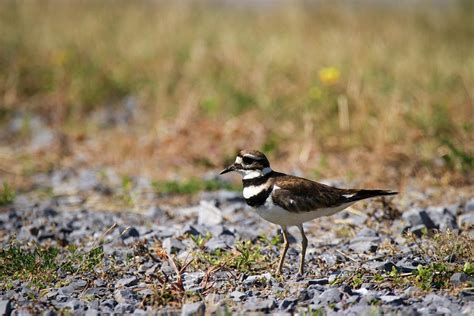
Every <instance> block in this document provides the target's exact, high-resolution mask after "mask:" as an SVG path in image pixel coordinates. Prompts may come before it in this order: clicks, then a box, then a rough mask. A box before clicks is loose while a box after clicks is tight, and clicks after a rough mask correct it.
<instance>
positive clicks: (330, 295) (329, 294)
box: [318, 288, 342, 304]
mask: <svg viewBox="0 0 474 316" xmlns="http://www.w3.org/2000/svg"><path fill="white" fill-rule="evenodd" d="M341 299H342V292H341V291H340V290H339V289H337V288H330V289H327V290H326V291H324V292H323V293H322V294H321V295H319V297H318V301H319V302H320V303H324V304H332V303H338V302H340V301H341Z"/></svg>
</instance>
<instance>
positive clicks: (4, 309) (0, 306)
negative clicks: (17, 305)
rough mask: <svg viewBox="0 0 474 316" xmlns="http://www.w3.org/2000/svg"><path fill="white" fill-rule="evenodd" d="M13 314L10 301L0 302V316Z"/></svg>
mask: <svg viewBox="0 0 474 316" xmlns="http://www.w3.org/2000/svg"><path fill="white" fill-rule="evenodd" d="M11 313H12V305H11V302H10V300H1V301H0V315H5V316H10V315H11Z"/></svg>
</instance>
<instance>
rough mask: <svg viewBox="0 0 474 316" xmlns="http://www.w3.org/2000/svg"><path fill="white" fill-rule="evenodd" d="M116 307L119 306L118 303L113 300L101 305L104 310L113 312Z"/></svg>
mask: <svg viewBox="0 0 474 316" xmlns="http://www.w3.org/2000/svg"><path fill="white" fill-rule="evenodd" d="M115 305H117V302H116V301H115V300H112V299H108V300H105V301H103V302H102V303H101V304H100V307H101V308H102V309H103V308H106V309H108V310H113V309H114V307H115Z"/></svg>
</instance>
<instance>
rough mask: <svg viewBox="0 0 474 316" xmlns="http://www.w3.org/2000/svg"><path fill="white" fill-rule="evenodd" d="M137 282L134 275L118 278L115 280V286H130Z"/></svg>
mask: <svg viewBox="0 0 474 316" xmlns="http://www.w3.org/2000/svg"><path fill="white" fill-rule="evenodd" d="M137 284H138V279H137V277H135V276H131V277H128V278H124V279H120V280H118V281H117V282H115V287H130V286H134V285H137Z"/></svg>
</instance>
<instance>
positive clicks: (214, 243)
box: [206, 237, 230, 252]
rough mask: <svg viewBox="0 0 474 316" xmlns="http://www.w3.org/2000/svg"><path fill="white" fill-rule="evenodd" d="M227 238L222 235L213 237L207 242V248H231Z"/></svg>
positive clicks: (209, 249)
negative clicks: (226, 240)
mask: <svg viewBox="0 0 474 316" xmlns="http://www.w3.org/2000/svg"><path fill="white" fill-rule="evenodd" d="M229 248H230V246H229V245H227V243H226V242H225V240H224V239H223V238H221V237H213V238H211V239H209V240H208V241H207V242H206V249H207V250H208V251H210V252H213V251H216V250H217V249H229Z"/></svg>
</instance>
